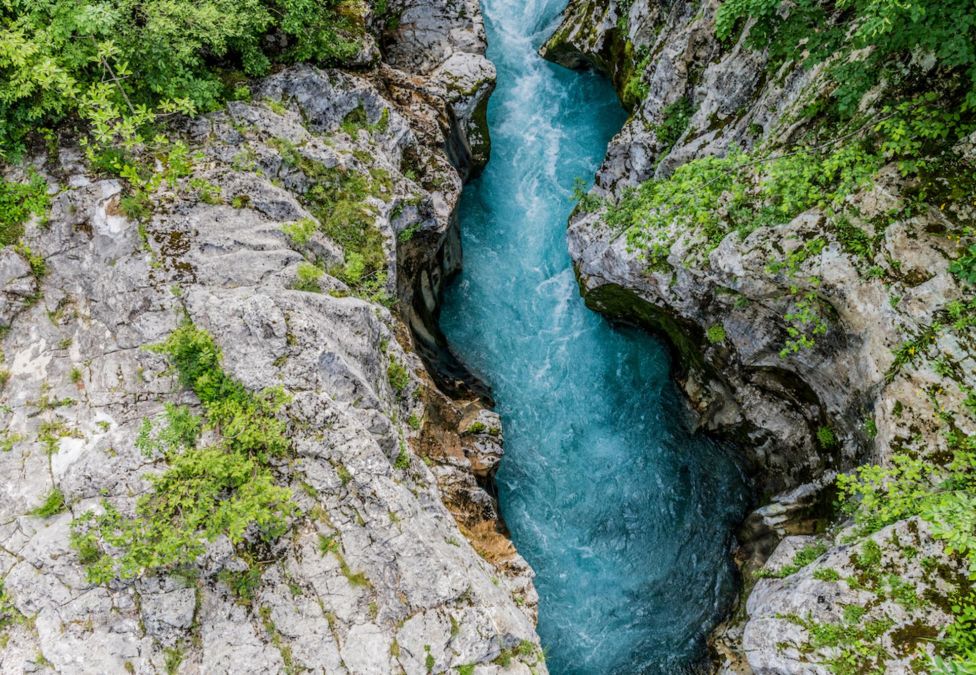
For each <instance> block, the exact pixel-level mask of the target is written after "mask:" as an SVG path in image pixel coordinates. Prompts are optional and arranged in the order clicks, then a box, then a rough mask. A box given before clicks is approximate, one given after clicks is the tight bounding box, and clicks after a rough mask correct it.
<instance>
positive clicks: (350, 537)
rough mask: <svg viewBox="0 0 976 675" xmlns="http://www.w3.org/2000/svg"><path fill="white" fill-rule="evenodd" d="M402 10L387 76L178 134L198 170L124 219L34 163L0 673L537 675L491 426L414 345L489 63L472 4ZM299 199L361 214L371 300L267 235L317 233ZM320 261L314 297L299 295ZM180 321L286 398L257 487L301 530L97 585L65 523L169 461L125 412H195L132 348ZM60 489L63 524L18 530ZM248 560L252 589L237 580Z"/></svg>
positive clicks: (10, 318) (233, 369)
mask: <svg viewBox="0 0 976 675" xmlns="http://www.w3.org/2000/svg"><path fill="white" fill-rule="evenodd" d="M391 4H394V3H391ZM401 4H403V6H402V7H397V8H395V9H396V10H397V11H398V12H399V16H400V17H401V21H400V25H399V27H398V28H397V29H395V30H391V31H387V34H386V35H384V38H383V39H384V41H385V43H386V45H385V48H386V49H387V50H388V54H389V56H386V57H384V59H385V61H386V62H385V63H381V64H379V65H377V66H376V67H375V68H373V69H370V70H364V71H360V72H357V73H354V74H350V73H344V72H340V71H337V70H330V71H322V70H319V69H316V68H313V67H310V66H298V67H294V68H291V69H288V70H285V71H282V72H280V73H278V74H276V75H274V76H272V77H270V78H268V79H267V80H265V81H263V82H261V83H259V84H257V85H256V86H255V87H254V90H253V99H252V102H237V103H232V104H230V105H228V107H227V108H226V110H224V111H221V112H218V113H215V114H213V115H210V116H208V117H205V118H201V119H197V120H192V121H188V122H187V123H186V125H185V128H184V129H183V130H182V132H181V134H180V136H181V137H182V138H183V139H185V141H186V142H187V143H188V144H189V146H190V150H191V153H193V154H194V161H193V168H192V172H191V174H190V175H189V176H185V177H181V178H180V179H179V180H177V181H175V182H174V183H172V184H170V185H167V186H165V187H164V188H162V189H161V190H159V191H158V192H156V193H155V194H154V195H153V196H152V204H151V209H152V215H151V217H149V218H148V219H147V220H146V221H145V222H144V223H141V224H139V223H136V222H135V221H133V220H131V219H130V218H128V217H127V216H126V215H125V209H123V208H121V207H120V200H121V199H122V198H123V196H124V195H123V186H122V185H121V184H120V183H119V182H118V181H116V180H111V179H104V178H100V177H99V176H97V175H96V174H95V173H93V172H92V171H90V170H89V169H87V168H86V166H85V163H84V162H83V161H82V157H81V155H80V153H78V152H77V151H74V150H72V149H70V148H66V149H64V150H63V151H62V152H61V153H60V156H59V158H58V161H57V162H51V161H49V160H46V159H45V158H43V157H41V158H38V159H37V160H36V161H35V162H34V168H35V169H36V170H37V171H38V172H40V173H41V174H42V175H43V176H45V178H46V179H47V180H48V183H49V186H50V192H51V193H52V195H53V207H52V211H51V213H50V216H49V218H48V222H47V223H46V224H44V225H42V224H41V223H39V222H35V223H31V224H30V225H29V226H28V231H27V236H26V241H27V243H28V244H29V245H30V251H32V252H33V254H34V255H36V256H38V257H39V259H42V260H43V262H44V264H45V266H46V274H45V275H44V276H43V277H41V278H38V275H37V274H34V273H32V268H31V264H30V261H29V260H28V259H26V258H25V257H24V255H22V254H21V253H18V252H15V251H14V250H12V249H7V250H5V251H4V252H3V254H2V256H0V286H2V288H0V324H2V326H3V327H4V329H6V328H7V327H8V326H9V330H7V331H6V332H5V334H4V338H3V354H4V357H5V360H4V369H5V370H4V372H5V373H7V375H6V377H7V378H8V381H7V382H6V386H5V389H4V390H3V404H4V405H3V413H2V414H3V422H4V426H5V431H4V433H3V437H2V441H3V443H2V447H0V450H2V451H0V476H2V477H3V478H2V480H0V491H2V492H0V494H2V499H0V579H2V586H0V672H3V673H21V672H60V673H124V672H138V673H151V672H181V673H197V672H205V673H242V672H253V673H269V672H300V671H304V670H308V671H314V672H329V673H357V674H359V673H390V672H407V673H422V672H447V671H450V670H453V671H456V670H457V669H458V668H460V667H461V666H471V667H472V668H473V669H474V670H473V672H477V673H494V672H510V673H528V672H530V667H531V668H532V669H533V670H532V672H536V673H539V672H545V665H544V662H543V661H542V658H541V651H540V650H539V649H538V638H537V637H536V635H535V629H534V622H535V607H536V604H537V596H536V594H535V590H534V588H533V586H532V571H531V570H530V569H529V568H528V566H527V565H526V564H525V562H524V561H523V560H522V559H521V558H520V557H519V556H518V554H517V553H516V552H515V551H514V549H513V548H512V546H511V544H510V543H509V542H508V540H507V538H506V537H505V536H504V529H503V527H502V526H501V525H500V523H499V520H498V511H497V505H496V504H495V501H494V499H493V498H492V497H491V496H490V494H489V493H488V492H486V490H485V487H487V486H488V481H490V479H491V475H492V473H493V471H494V467H495V465H496V464H497V461H498V457H500V455H501V452H502V450H501V438H500V435H499V434H498V433H497V432H498V429H499V423H498V419H497V416H495V415H494V414H493V413H491V412H489V411H487V410H485V409H484V406H483V405H482V404H481V403H480V402H479V400H478V398H477V397H476V396H474V395H473V394H471V393H470V390H468V391H469V396H468V398H467V399H465V400H461V401H455V400H452V399H449V398H447V397H445V395H444V394H442V393H440V392H439V391H438V390H437V389H436V388H435V387H434V386H433V383H432V381H431V378H430V376H428V374H427V372H426V371H425V368H424V363H423V362H422V361H421V359H420V358H418V356H417V354H416V353H415V347H416V348H417V349H420V347H418V345H421V344H423V343H424V340H425V339H429V341H428V342H427V343H426V346H427V349H428V351H427V352H426V354H427V355H428V356H431V355H432V354H434V352H436V349H437V346H438V345H437V340H436V336H435V335H432V334H431V333H430V331H431V330H432V329H431V326H435V327H436V323H434V324H431V323H430V318H431V316H432V315H435V314H436V304H437V302H438V295H439V287H440V284H441V283H442V282H443V279H444V277H445V276H446V275H447V274H449V273H450V272H451V271H453V270H454V269H455V268H456V266H457V264H458V262H459V250H458V244H457V232H456V223H455V216H454V209H455V206H456V204H457V200H458V197H459V194H460V189H461V184H462V178H463V177H465V176H466V175H468V174H469V173H471V172H472V171H475V170H476V169H477V167H478V166H479V165H481V164H483V162H484V161H485V159H486V153H487V135H486V133H487V130H486V129H485V128H484V126H483V124H484V120H483V119H479V115H481V114H482V113H481V112H479V111H483V109H484V105H485V104H486V99H487V96H488V94H489V93H490V91H491V89H492V86H493V77H494V71H493V68H492V67H491V65H490V63H488V62H487V61H486V60H485V58H484V56H483V53H484V35H483V30H482V28H481V25H480V16H479V14H478V9H477V3H474V2H468V3H463V6H462V5H459V4H457V3H453V2H443V3H438V2H435V3H423V4H422V6H421V5H417V6H414V5H412V4H409V3H401ZM372 49H374V50H375V49H377V47H376V46H375V45H374V46H373V47H372ZM371 58H372V57H371ZM370 62H372V61H370V60H369V59H367V61H366V62H364V63H363V64H359V65H364V66H365V65H368V63H370ZM20 170H23V169H20ZM12 177H15V176H12ZM350 181H353V182H350ZM316 190H319V191H322V190H332V191H334V192H336V191H337V192H341V193H342V194H346V193H348V194H351V195H352V197H350V198H349V199H347V201H349V200H352V201H354V202H355V204H356V208H358V209H362V210H364V212H366V213H368V214H369V215H370V218H371V219H372V220H373V222H374V225H373V227H375V228H376V230H377V231H378V233H379V236H380V240H381V242H382V244H381V246H382V252H383V257H384V259H385V261H386V270H385V273H386V275H385V277H383V276H379V275H378V276H377V278H378V279H383V278H385V279H386V281H385V283H381V284H379V285H378V286H373V287H369V292H368V293H366V292H363V290H362V288H360V287H357V286H354V285H351V284H350V283H349V279H350V273H348V272H344V270H348V269H349V265H350V264H351V263H353V262H354V261H353V259H352V257H351V255H352V254H351V253H350V250H347V247H346V246H345V244H344V242H342V241H340V240H338V239H337V238H335V237H330V236H329V234H328V233H327V232H324V231H323V230H322V229H321V228H319V229H317V231H315V232H314V233H311V234H310V235H309V236H307V237H305V238H296V237H294V236H290V235H288V234H286V230H288V229H289V228H292V227H294V226H296V225H300V224H302V223H303V222H307V221H315V220H316V218H317V217H318V216H322V215H323V214H322V213H319V214H318V216H317V215H316V212H315V209H313V208H312V207H311V205H312V204H313V203H315V199H316ZM326 215H327V214H326ZM300 239H301V241H300ZM313 262H314V263H315V264H317V265H318V266H319V267H320V269H323V270H325V273H324V274H321V276H319V277H318V278H317V279H314V285H316V286H317V287H318V289H317V290H318V291H319V292H316V289H315V288H312V287H309V286H308V285H307V284H302V283H301V280H300V273H299V270H300V269H302V267H303V265H304V266H307V265H309V264H310V263H313ZM352 276H355V275H354V274H353V275H352ZM340 277H341V278H345V279H346V281H345V282H344V281H342V280H341V279H340ZM296 286H300V287H302V288H304V289H305V290H297V289H296ZM417 289H422V290H423V293H424V294H425V297H424V298H422V299H420V300H418V299H417V298H416V297H415V292H416V291H417ZM357 295H358V296H361V297H357ZM391 308H392V309H391ZM418 308H419V309H418ZM186 319H189V320H191V321H192V322H193V323H194V324H195V325H196V326H197V327H198V328H201V329H205V330H207V331H208V332H209V333H210V334H211V335H213V337H214V339H215V341H216V343H217V344H218V345H219V347H220V348H221V349H222V352H223V367H224V369H225V371H226V372H227V373H228V374H229V375H230V376H231V377H233V378H235V379H236V380H237V381H239V382H241V383H242V384H243V385H244V386H245V387H247V388H248V389H249V390H251V391H257V390H261V389H263V388H265V387H273V386H281V387H283V388H284V389H285V390H286V391H287V392H288V393H289V394H290V396H291V401H290V403H288V405H287V407H286V409H285V412H284V416H285V418H286V419H287V422H288V433H289V439H290V441H291V445H292V453H291V455H290V456H289V457H288V458H287V461H281V462H279V463H278V464H277V465H276V467H275V471H276V474H277V475H278V476H279V479H280V482H281V484H283V485H287V486H288V487H289V488H291V490H292V492H293V495H294V500H295V502H296V504H297V506H298V511H299V515H298V516H297V517H296V518H295V519H294V521H293V523H292V526H291V530H290V532H289V533H288V534H287V535H286V536H285V537H283V538H281V539H280V540H278V541H277V543H276V544H275V545H274V546H273V547H271V550H268V551H266V552H265V555H264V556H262V558H261V559H260V560H254V559H250V560H245V559H244V558H242V557H241V555H240V551H237V550H235V548H234V547H233V546H231V545H230V543H229V542H228V541H227V540H226V539H223V538H220V539H217V540H216V541H215V542H213V543H211V544H210V545H208V547H207V553H206V555H205V556H204V557H203V558H202V559H201V560H200V561H199V564H198V566H197V569H195V570H193V573H192V574H185V573H184V574H180V575H166V574H161V575H147V576H144V577H142V578H139V579H137V580H136V581H134V582H113V583H110V584H107V585H98V584H92V583H90V582H89V581H88V579H87V578H86V573H85V566H84V564H83V563H82V561H80V560H79V553H78V551H76V550H75V549H74V548H73V547H72V546H71V544H70V533H71V526H72V521H73V519H75V518H76V517H78V516H80V515H81V514H83V513H85V512H87V511H89V510H96V511H97V510H99V509H101V508H102V506H101V505H102V503H103V502H104V501H107V502H108V503H111V504H113V505H114V506H115V507H117V508H118V509H120V510H121V511H122V512H123V513H126V512H130V511H131V509H132V508H133V507H134V503H135V501H136V499H137V498H138V497H139V496H140V495H141V494H143V493H144V492H145V491H146V490H147V489H148V485H149V484H148V482H147V480H146V475H147V474H152V473H156V472H158V471H161V470H162V468H163V467H162V466H161V465H160V464H161V461H160V460H155V461H154V460H152V459H147V457H146V456H144V455H143V454H142V453H141V452H140V451H139V450H137V449H136V445H135V439H136V437H137V435H138V433H139V431H140V428H141V426H142V425H143V421H144V420H145V419H150V420H158V419H159V418H160V416H161V414H162V413H163V410H164V405H165V404H187V405H189V406H191V408H193V409H198V408H199V402H198V401H197V400H196V398H195V396H194V395H193V394H192V393H190V392H188V391H185V390H184V389H182V388H181V386H180V384H179V382H178V380H177V378H176V377H175V375H174V374H173V372H172V371H171V369H170V367H169V363H168V362H167V359H166V358H164V357H163V356H161V355H160V354H158V353H154V352H151V351H148V350H146V349H145V347H146V346H147V345H151V344H154V343H159V342H160V341H162V340H164V339H165V338H166V337H167V335H169V334H170V333H171V332H172V331H173V330H174V329H175V328H176V327H177V326H178V325H180V323H181V322H183V321H185V320H186ZM411 329H412V330H411ZM434 356H436V354H434ZM401 373H402V374H401ZM458 389H459V390H463V387H461V386H459V387H458ZM469 418H472V419H476V420H477V424H480V425H481V426H473V424H474V423H472V422H469V421H467V420H469ZM462 421H464V423H462ZM54 492H57V493H58V494H60V495H61V496H62V497H63V500H64V503H65V507H64V508H63V509H58V508H57V507H55V508H54V509H53V510H54V511H56V512H55V513H54V514H53V515H49V516H48V517H41V516H40V515H37V514H36V510H37V509H38V507H39V506H41V505H42V504H43V503H44V502H45V500H46V499H47V498H48V497H49V496H50V495H52V494H53V493H54ZM247 569H251V570H252V571H254V572H255V573H256V575H257V580H256V582H255V583H252V584H250V585H249V588H248V589H246V592H242V591H241V589H239V588H238V589H235V588H232V584H231V583H229V581H228V580H229V579H233V578H234V576H233V575H234V574H235V573H241V572H243V571H245V570H247ZM469 672H471V671H469Z"/></svg>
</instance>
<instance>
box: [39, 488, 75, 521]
mask: <svg viewBox="0 0 976 675" xmlns="http://www.w3.org/2000/svg"><path fill="white" fill-rule="evenodd" d="M67 508H68V507H67V505H66V504H65V503H64V493H63V492H61V490H59V489H58V488H54V489H53V490H51V491H50V492H48V493H47V497H45V498H44V503H43V504H41V505H40V506H38V507H37V508H36V509H34V510H33V511H32V512H31V513H33V514H34V515H35V516H40V517H41V518H50V517H51V516H56V515H57V514H59V513H62V512H64V511H65V510H67Z"/></svg>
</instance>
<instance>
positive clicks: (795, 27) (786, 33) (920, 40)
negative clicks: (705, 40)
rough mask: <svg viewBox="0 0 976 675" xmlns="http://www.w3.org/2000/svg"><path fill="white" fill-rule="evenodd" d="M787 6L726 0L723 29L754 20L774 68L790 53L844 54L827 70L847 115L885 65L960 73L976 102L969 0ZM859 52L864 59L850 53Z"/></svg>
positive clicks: (718, 25) (946, 75)
mask: <svg viewBox="0 0 976 675" xmlns="http://www.w3.org/2000/svg"><path fill="white" fill-rule="evenodd" d="M782 7H783V4H782V3H781V2H780V1H779V0H725V1H724V2H723V3H722V5H721V7H720V8H719V11H718V13H717V15H716V20H715V30H716V33H717V35H718V36H719V37H720V38H722V39H727V38H729V37H730V36H731V35H732V34H733V33H734V32H735V31H736V30H737V29H738V28H739V27H741V25H742V24H743V23H744V22H745V21H746V20H748V19H750V18H752V19H755V21H756V23H755V25H754V26H753V27H752V29H751V30H750V37H749V42H748V44H749V45H751V46H753V47H756V48H760V49H768V50H769V53H770V56H771V60H772V62H771V64H770V67H771V68H773V69H776V68H778V67H779V66H780V65H781V64H782V63H783V62H785V61H790V60H798V61H801V62H803V63H804V64H806V65H810V66H812V65H815V64H817V63H822V62H824V61H826V60H828V59H832V57H835V56H836V57H839V58H836V59H834V60H833V61H832V66H831V68H830V69H829V71H828V72H829V74H830V76H831V77H832V79H833V81H834V84H835V87H834V88H833V91H832V94H831V95H832V97H833V98H834V100H835V101H836V104H837V106H838V108H839V109H840V110H841V111H842V112H844V113H847V114H853V113H854V112H855V111H856V109H857V105H858V103H859V102H860V100H861V97H862V96H863V95H864V94H865V93H866V92H867V91H868V90H869V89H870V88H871V87H873V86H874V85H875V84H876V83H877V82H878V81H880V80H881V79H883V78H882V77H881V76H880V75H881V73H882V71H883V72H885V73H887V74H889V75H890V77H891V79H893V80H894V81H895V82H898V81H900V80H902V79H905V80H907V79H909V78H910V77H912V76H913V75H914V76H922V77H924V80H923V82H926V83H934V82H940V81H941V82H948V81H952V80H959V81H960V82H961V89H962V92H963V95H964V96H965V99H966V101H967V103H968V105H969V107H974V106H976V47H974V45H976V6H974V5H973V3H972V2H971V1H970V0H944V1H940V2H938V3H935V2H931V1H930V0H904V1H903V2H888V1H882V0H841V1H840V2H836V3H826V2H822V1H821V0H795V1H794V2H791V3H790V5H789V10H788V11H787V12H782V11H780V10H781V8H782ZM855 52H858V53H859V55H858V58H851V55H852V54H854V53H855ZM919 53H924V54H927V55H931V57H932V58H933V60H934V63H935V69H934V70H933V71H929V72H924V71H922V70H921V67H920V64H917V63H916V62H913V61H912V59H911V56H912V55H913V54H919ZM913 70H914V72H912V71H913Z"/></svg>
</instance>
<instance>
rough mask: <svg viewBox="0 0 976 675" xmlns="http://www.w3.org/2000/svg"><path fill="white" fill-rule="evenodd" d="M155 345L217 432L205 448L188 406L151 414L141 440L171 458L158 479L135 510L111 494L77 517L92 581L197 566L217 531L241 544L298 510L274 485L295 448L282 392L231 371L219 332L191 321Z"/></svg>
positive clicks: (78, 539)
mask: <svg viewBox="0 0 976 675" xmlns="http://www.w3.org/2000/svg"><path fill="white" fill-rule="evenodd" d="M153 349H154V350H155V351H158V352H160V353H162V354H165V355H166V356H168V357H169V358H170V359H171V361H172V363H173V366H174V368H175V370H176V373H177V374H178V375H179V379H180V382H181V383H182V384H183V385H184V386H186V387H188V388H189V389H191V390H192V391H193V392H194V393H195V394H196V395H197V398H199V399H200V402H201V404H202V405H203V409H204V411H205V413H206V424H207V426H208V427H209V428H210V429H212V430H213V431H214V432H216V433H217V434H218V435H219V437H220V439H219V440H218V441H217V442H216V443H215V444H214V445H212V446H208V447H198V446H197V445H196V444H197V442H198V438H197V434H198V432H199V430H200V427H201V424H200V422H199V420H197V419H196V418H195V417H194V416H193V415H191V414H190V413H189V411H188V410H187V409H185V408H177V407H168V408H167V415H166V416H167V419H168V425H167V427H166V428H165V429H163V430H162V431H160V432H158V433H156V434H153V433H152V430H151V426H150V427H149V428H148V431H146V429H147V427H146V424H145V423H144V425H143V430H144V431H145V433H140V440H139V441H137V444H138V445H140V446H142V447H141V449H143V451H144V452H145V451H146V448H150V450H151V451H153V452H155V451H158V452H161V453H162V458H163V459H165V461H166V463H167V467H166V469H165V470H164V471H163V472H162V473H160V474H156V475H152V476H150V477H149V478H148V480H149V482H150V485H151V487H150V489H149V490H148V491H147V492H146V493H145V494H143V495H142V496H141V497H139V499H138V500H137V502H136V507H135V514H134V515H133V516H132V517H128V516H124V515H123V514H121V513H120V512H119V511H118V510H117V509H116V508H115V506H114V505H112V504H111V503H109V502H107V501H106V502H103V504H102V510H103V512H102V513H101V514H98V515H96V514H95V513H94V512H88V513H86V514H85V515H83V516H82V517H80V518H78V519H77V520H76V521H75V522H74V523H73V527H72V537H71V539H72V545H73V547H74V548H75V549H76V550H77V551H78V553H79V557H80V558H81V560H82V562H83V563H84V564H85V565H86V567H87V570H88V577H89V579H90V580H91V581H92V582H95V583H107V582H109V581H111V580H113V579H132V578H135V577H139V576H142V575H145V574H151V573H153V572H155V571H157V570H164V569H173V568H176V567H181V566H187V565H190V564H192V563H193V562H194V561H195V560H196V558H197V557H198V556H199V555H201V554H202V553H203V551H204V547H205V544H206V542H208V541H213V540H214V539H216V538H217V537H219V536H226V537H227V538H228V539H229V540H230V542H231V543H232V544H235V545H238V544H241V543H242V542H244V540H245V535H247V534H249V533H251V534H253V535H255V536H256V537H257V538H259V539H261V540H265V541H271V540H274V539H276V538H277V537H279V536H281V535H282V534H283V533H284V532H285V531H286V529H287V527H288V522H289V519H290V518H291V517H292V516H293V515H294V514H295V512H296V507H295V505H294V504H293V503H292V501H291V491H290V490H289V489H287V488H284V487H281V486H279V485H278V484H277V481H276V477H275V472H274V470H273V469H272V467H271V465H270V462H271V460H272V458H274V457H281V456H283V455H284V454H285V453H286V452H287V451H288V449H289V447H290V444H289V441H288V438H287V436H286V427H285V422H284V421H282V420H281V419H280V418H279V417H278V412H279V411H280V409H281V407H282V406H283V405H284V404H285V402H286V401H287V397H286V396H285V394H284V392H282V391H281V390H280V389H269V390H264V391H262V392H258V393H251V392H249V391H248V390H247V389H245V388H244V386H243V385H241V384H240V383H238V382H236V381H234V380H233V379H231V378H230V377H228V376H227V375H226V374H225V373H224V371H223V370H222V368H221V367H220V361H221V355H220V350H219V349H218V347H217V345H216V344H215V343H214V341H213V338H212V337H211V336H210V335H209V334H208V333H206V332H205V331H202V330H198V329H197V328H195V327H194V326H193V325H192V324H189V323H187V324H184V325H183V326H181V327H180V328H178V329H177V330H175V331H174V332H173V333H172V334H171V335H170V336H169V338H167V340H166V341H165V342H163V343H162V344H160V345H157V346H155V347H154V348H153Z"/></svg>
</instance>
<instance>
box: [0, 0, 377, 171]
mask: <svg viewBox="0 0 976 675" xmlns="http://www.w3.org/2000/svg"><path fill="white" fill-rule="evenodd" d="M365 14H366V5H365V3H363V2H361V1H360V0H113V1H111V2H108V1H107V0H0V152H2V153H4V154H6V155H8V156H10V155H12V154H16V153H18V152H19V151H21V150H22V149H23V145H24V142H25V137H26V136H27V134H28V133H29V132H31V131H32V130H36V129H38V128H44V127H52V126H54V125H57V124H59V123H62V122H65V121H68V120H71V119H77V118H81V119H83V120H85V121H86V122H88V123H91V124H97V123H98V122H99V121H100V122H102V123H103V124H104V123H105V122H106V120H108V119H115V118H124V119H125V120H127V121H128V122H129V123H130V124H132V125H134V126H136V127H138V126H141V125H145V124H147V123H149V122H151V121H152V120H153V118H154V115H155V114H156V113H170V112H175V111H184V112H193V111H206V110H210V109H213V108H214V107H216V106H217V105H218V104H219V103H220V102H221V101H222V100H223V99H224V98H226V97H227V96H228V94H229V93H230V91H231V90H232V88H233V86H234V84H235V82H236V81H239V79H240V75H241V74H243V75H247V76H257V75H263V74H265V73H267V72H268V70H269V69H270V67H271V66H272V64H273V63H275V62H292V61H311V62H316V63H323V64H336V63H340V62H342V61H344V60H347V59H349V58H350V57H351V56H353V55H355V54H356V52H357V51H358V49H359V41H360V39H361V38H362V36H363V34H364V30H365V28H364V27H365Z"/></svg>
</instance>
